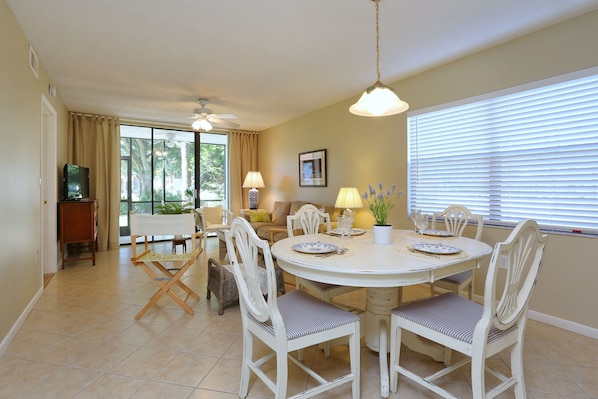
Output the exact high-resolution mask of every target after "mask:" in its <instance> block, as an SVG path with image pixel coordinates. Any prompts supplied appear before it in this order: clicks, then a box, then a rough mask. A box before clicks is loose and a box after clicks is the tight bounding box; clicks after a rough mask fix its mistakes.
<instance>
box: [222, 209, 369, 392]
mask: <svg viewBox="0 0 598 399" xmlns="http://www.w3.org/2000/svg"><path fill="white" fill-rule="evenodd" d="M225 237H226V245H227V249H228V254H229V257H230V261H231V264H232V266H233V272H234V276H235V281H236V283H237V288H238V291H239V304H240V307H241V320H242V323H243V361H242V366H241V367H242V368H241V382H240V387H239V396H240V397H241V398H246V397H247V395H248V391H249V381H250V374H251V372H253V373H254V374H255V375H256V376H257V377H258V378H260V379H261V380H262V381H263V382H264V384H265V385H266V386H267V387H268V388H269V389H270V390H271V391H272V392H273V393H274V396H275V398H276V399H285V398H287V397H288V398H309V397H312V396H315V395H318V394H320V393H321V392H323V391H327V390H329V389H332V388H335V387H337V386H339V385H342V384H345V383H350V384H351V387H352V392H353V395H352V398H353V399H358V398H360V397H361V394H360V383H359V381H360V376H359V372H360V367H359V341H360V333H359V316H357V315H355V314H353V313H351V312H347V311H345V310H342V309H339V308H337V307H335V306H333V305H331V304H329V303H327V302H324V301H322V300H320V299H317V298H314V297H312V296H311V295H309V294H307V293H305V292H303V291H292V292H290V293H287V294H284V295H282V296H280V297H277V296H276V275H275V271H274V262H273V260H272V254H271V253H270V246H269V244H268V242H267V241H266V240H261V239H260V238H259V237H258V236H257V234H256V233H255V231H254V230H253V228H252V227H251V225H250V224H249V222H248V221H247V220H245V219H244V218H236V219H235V220H234V221H233V223H232V225H231V227H230V229H229V230H228V231H227V232H226V233H225ZM260 256H263V260H264V263H265V268H266V273H267V275H266V276H267V278H266V281H267V287H266V292H267V295H265V296H264V294H263V287H261V286H260V280H261V279H260V267H259V265H258V260H259V257H260ZM262 272H263V271H262ZM336 338H348V340H349V357H350V371H349V372H348V373H347V374H346V375H344V376H342V377H338V378H335V379H333V380H331V381H328V380H326V379H324V378H323V377H322V376H320V375H319V374H317V373H316V372H315V371H314V370H312V369H310V368H309V367H307V366H306V365H304V364H303V363H302V362H301V361H299V360H298V359H297V358H295V357H294V356H291V352H294V351H298V350H301V349H303V348H306V347H308V346H312V345H317V344H320V343H322V342H325V341H328V340H331V339H336ZM254 339H259V340H260V341H262V342H263V343H264V344H265V345H267V346H268V347H269V348H270V350H271V352H270V353H268V354H266V355H265V356H263V357H261V358H259V359H254V358H253V356H254V353H253V352H254V351H253V340H254ZM273 357H275V359H276V378H275V380H273V379H271V378H270V377H269V376H268V375H267V373H265V372H264V371H263V370H262V369H261V367H262V366H264V365H265V364H266V363H267V361H268V360H269V359H271V358H273ZM288 360H291V361H292V362H293V363H294V364H295V365H296V366H298V367H299V368H300V369H302V370H303V371H304V372H306V373H307V374H308V375H309V376H311V377H312V378H313V380H314V381H316V382H317V385H316V386H313V387H311V388H308V389H306V390H305V391H303V392H299V393H297V394H294V395H293V396H287V385H288V374H289V369H288ZM339 361H340V360H339Z"/></svg>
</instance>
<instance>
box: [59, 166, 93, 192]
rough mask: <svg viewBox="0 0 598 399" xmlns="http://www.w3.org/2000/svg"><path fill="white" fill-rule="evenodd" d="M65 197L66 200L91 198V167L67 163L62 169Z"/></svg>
mask: <svg viewBox="0 0 598 399" xmlns="http://www.w3.org/2000/svg"><path fill="white" fill-rule="evenodd" d="M62 182H63V186H62V187H63V189H62V193H63V198H64V200H65V201H81V200H86V199H89V168H86V167H85V166H79V165H74V164H70V163H67V164H65V165H64V169H63V171H62Z"/></svg>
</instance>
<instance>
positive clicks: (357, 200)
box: [334, 187, 363, 209]
mask: <svg viewBox="0 0 598 399" xmlns="http://www.w3.org/2000/svg"><path fill="white" fill-rule="evenodd" d="M334 207H335V208H344V209H351V208H361V207H363V203H362V202H361V196H360V195H359V191H357V188H356V187H341V189H340V190H339V192H338V196H337V197H336V202H335V203H334Z"/></svg>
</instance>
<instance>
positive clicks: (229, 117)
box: [211, 114, 239, 119]
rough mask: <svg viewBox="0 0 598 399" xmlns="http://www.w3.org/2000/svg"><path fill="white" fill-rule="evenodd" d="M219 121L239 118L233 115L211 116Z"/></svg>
mask: <svg viewBox="0 0 598 399" xmlns="http://www.w3.org/2000/svg"><path fill="white" fill-rule="evenodd" d="M211 115H213V116H215V117H216V118H219V119H239V117H238V116H237V115H235V114H211Z"/></svg>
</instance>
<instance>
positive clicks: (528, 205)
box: [407, 72, 598, 234]
mask: <svg viewBox="0 0 598 399" xmlns="http://www.w3.org/2000/svg"><path fill="white" fill-rule="evenodd" d="M407 123H408V154H409V156H408V159H409V175H408V180H409V181H408V187H409V199H408V201H409V208H410V209H416V208H417V209H422V210H424V211H426V212H434V211H441V210H443V209H444V208H446V207H447V206H448V205H450V204H462V205H465V206H466V207H468V208H469V209H470V210H471V211H472V212H474V213H478V214H482V215H484V219H485V223H488V224H494V225H507V226H510V225H513V224H515V223H517V222H519V221H521V220H524V219H535V220H536V221H537V222H538V223H539V224H540V225H541V226H542V227H543V228H544V229H551V230H555V231H568V232H571V231H573V232H584V233H585V232H587V233H594V234H595V233H598V74H596V73H595V72H594V74H593V75H591V76H585V77H581V78H575V79H569V80H566V81H562V82H559V83H553V84H548V85H542V86H540V87H535V88H533V89H525V90H521V91H515V92H511V93H509V94H506V95H496V96H486V98H484V99H482V100H479V99H478V100H476V101H472V102H469V103H464V104H459V105H452V106H451V105H448V106H446V107H444V108H443V109H435V110H433V111H429V112H421V111H420V112H419V113H417V114H411V113H410V114H409V115H408V119H407Z"/></svg>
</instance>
